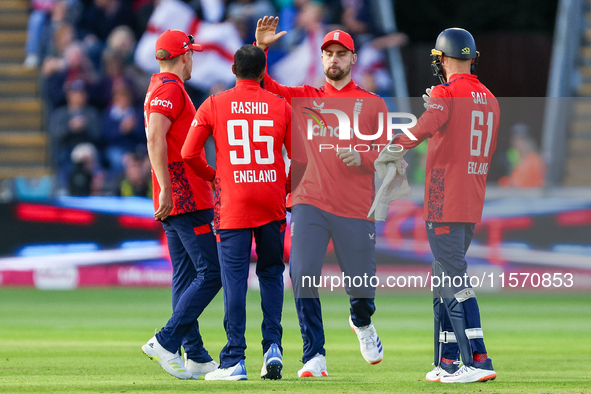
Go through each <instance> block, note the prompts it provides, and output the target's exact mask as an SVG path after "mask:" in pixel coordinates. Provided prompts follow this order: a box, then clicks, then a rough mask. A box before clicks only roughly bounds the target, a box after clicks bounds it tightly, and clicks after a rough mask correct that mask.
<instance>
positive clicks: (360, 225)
mask: <svg viewBox="0 0 591 394" xmlns="http://www.w3.org/2000/svg"><path fill="white" fill-rule="evenodd" d="M331 238H332V242H333V245H334V250H335V254H336V257H337V261H338V264H339V266H340V268H341V271H342V272H343V273H344V274H345V275H346V276H348V277H350V278H351V279H353V277H355V276H358V277H363V276H364V275H367V276H368V277H371V276H373V275H375V273H376V259H375V224H374V223H373V222H371V221H369V220H363V219H351V218H344V217H341V216H336V215H333V214H331V213H328V212H325V211H323V210H321V209H318V208H316V207H314V206H312V205H305V204H299V205H296V206H294V207H293V208H292V211H291V260H290V265H289V270H290V276H291V281H292V287H293V291H294V297H295V304H296V310H297V314H298V320H299V323H300V331H301V334H302V339H303V340H304V355H303V357H302V361H303V362H304V363H306V362H308V361H309V360H310V359H311V358H313V357H314V356H315V355H316V353H320V354H322V355H326V351H325V349H324V343H325V338H324V327H323V323H322V308H321V304H320V298H319V295H318V289H317V288H316V287H313V286H312V287H310V286H309V283H310V282H309V281H305V280H304V277H316V278H317V279H318V280H319V279H320V276H321V271H322V266H323V264H324V257H325V255H326V249H327V247H328V242H329V241H330V239H331ZM318 280H317V282H316V283H318ZM368 281H369V279H368ZM345 290H346V292H347V294H348V295H349V299H350V304H351V308H350V312H351V319H352V320H353V324H355V325H356V326H357V327H361V326H366V325H369V324H370V323H371V316H372V315H373V314H374V312H375V309H376V308H375V304H374V297H375V288H373V287H370V286H368V287H354V286H353V287H349V286H347V285H346V286H345Z"/></svg>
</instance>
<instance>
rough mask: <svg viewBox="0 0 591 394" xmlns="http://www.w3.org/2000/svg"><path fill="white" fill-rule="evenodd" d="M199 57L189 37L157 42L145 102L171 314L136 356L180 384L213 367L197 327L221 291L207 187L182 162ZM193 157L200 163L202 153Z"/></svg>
mask: <svg viewBox="0 0 591 394" xmlns="http://www.w3.org/2000/svg"><path fill="white" fill-rule="evenodd" d="M201 50H202V47H201V46H200V45H197V44H195V43H194V42H193V37H191V36H187V35H186V34H185V33H184V32H182V31H180V30H168V31H166V32H164V33H162V35H161V36H160V37H159V38H158V40H157V41H156V59H158V63H159V64H160V71H161V72H160V73H158V74H154V75H153V76H152V80H151V82H150V86H149V87H148V92H147V94H146V100H145V102H144V121H145V126H146V134H147V138H148V154H149V157H150V162H151V164H152V182H153V185H154V192H153V197H154V209H155V211H156V212H155V213H154V217H155V218H156V219H157V220H160V221H161V222H162V226H163V227H164V231H165V233H166V238H167V240H168V250H169V252H170V259H171V261H172V268H173V277H172V305H173V314H172V317H171V318H170V320H169V321H168V323H167V324H166V326H165V327H164V328H163V329H162V330H161V331H160V332H159V333H157V334H156V335H155V336H154V337H152V338H151V339H150V340H149V341H148V343H146V344H145V345H144V346H142V350H143V351H144V353H146V355H147V356H148V357H150V358H151V359H152V360H154V361H156V362H157V363H158V364H160V366H162V368H164V370H165V371H167V372H168V373H170V374H171V375H172V376H175V377H177V378H179V379H190V378H193V379H198V378H199V377H200V376H201V375H203V374H205V373H207V372H211V371H213V370H215V369H216V368H217V367H218V364H217V363H216V362H215V361H213V360H212V358H211V357H210V356H209V354H208V353H207V350H205V348H204V347H203V341H202V339H201V335H200V334H199V325H198V323H197V320H196V319H197V317H199V315H200V314H201V312H202V311H203V309H205V307H206V306H207V305H208V304H209V303H210V301H211V300H212V299H213V298H214V297H215V295H216V294H217V293H218V292H219V290H220V288H221V278H220V268H219V261H218V255H217V248H216V242H215V236H214V233H213V227H212V225H213V222H212V221H213V196H212V192H211V187H210V185H209V183H208V182H206V181H204V180H203V179H201V178H199V177H198V176H196V175H195V173H193V171H191V169H190V168H189V167H188V166H187V165H186V164H185V162H183V159H182V157H181V148H182V146H183V143H184V142H185V138H186V136H187V133H188V131H189V126H190V125H191V121H192V120H193V116H194V115H195V107H194V106H193V103H192V102H191V99H190V98H189V95H188V94H187V92H186V91H185V87H184V82H185V81H186V80H188V79H189V78H191V69H192V66H193V51H201ZM199 154H201V155H204V153H203V151H202V150H201V151H200V152H199ZM181 344H182V346H183V348H184V349H185V362H184V363H183V359H182V358H181V357H180V354H179V348H180V346H181Z"/></svg>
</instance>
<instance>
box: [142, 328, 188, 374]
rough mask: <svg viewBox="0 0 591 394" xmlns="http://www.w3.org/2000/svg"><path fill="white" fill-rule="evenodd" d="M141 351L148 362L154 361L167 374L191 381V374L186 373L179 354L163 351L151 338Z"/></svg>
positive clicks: (154, 337) (155, 340)
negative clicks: (148, 359)
mask: <svg viewBox="0 0 591 394" xmlns="http://www.w3.org/2000/svg"><path fill="white" fill-rule="evenodd" d="M142 351H143V352H144V354H145V355H146V356H148V357H149V358H150V360H153V361H156V362H157V363H158V364H160V366H161V367H162V368H163V369H164V370H165V371H166V372H168V373H169V374H171V375H172V376H174V377H175V378H179V379H191V372H189V371H187V369H186V368H185V364H184V363H183V359H182V358H181V356H180V355H179V352H178V351H177V352H176V353H171V352H169V351H168V350H166V349H164V348H163V347H162V346H161V345H160V344H159V343H158V340H157V339H156V336H153V337H152V338H151V339H150V340H149V341H148V343H146V344H145V345H144V346H142Z"/></svg>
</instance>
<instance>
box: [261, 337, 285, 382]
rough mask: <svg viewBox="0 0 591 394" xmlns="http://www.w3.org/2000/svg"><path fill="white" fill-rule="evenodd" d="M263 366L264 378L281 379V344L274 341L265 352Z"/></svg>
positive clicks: (262, 375)
mask: <svg viewBox="0 0 591 394" xmlns="http://www.w3.org/2000/svg"><path fill="white" fill-rule="evenodd" d="M263 357H264V361H263V368H262V369H261V378H262V379H272V380H276V379H281V378H282V377H283V372H282V369H283V359H282V356H281V350H279V345H277V344H276V343H273V344H272V345H271V346H270V347H269V349H268V350H267V351H266V352H265V355H264V356H263Z"/></svg>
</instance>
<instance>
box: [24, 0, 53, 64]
mask: <svg viewBox="0 0 591 394" xmlns="http://www.w3.org/2000/svg"><path fill="white" fill-rule="evenodd" d="M56 1H57V0H32V1H31V8H32V11H31V15H29V21H28V24H27V43H26V44H25V54H26V58H25V67H27V68H34V67H37V66H38V65H39V60H40V59H42V53H41V48H42V47H43V46H42V41H43V36H44V35H43V32H44V30H47V28H48V25H49V20H50V15H51V11H52V10H53V7H54V5H55V3H56Z"/></svg>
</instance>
